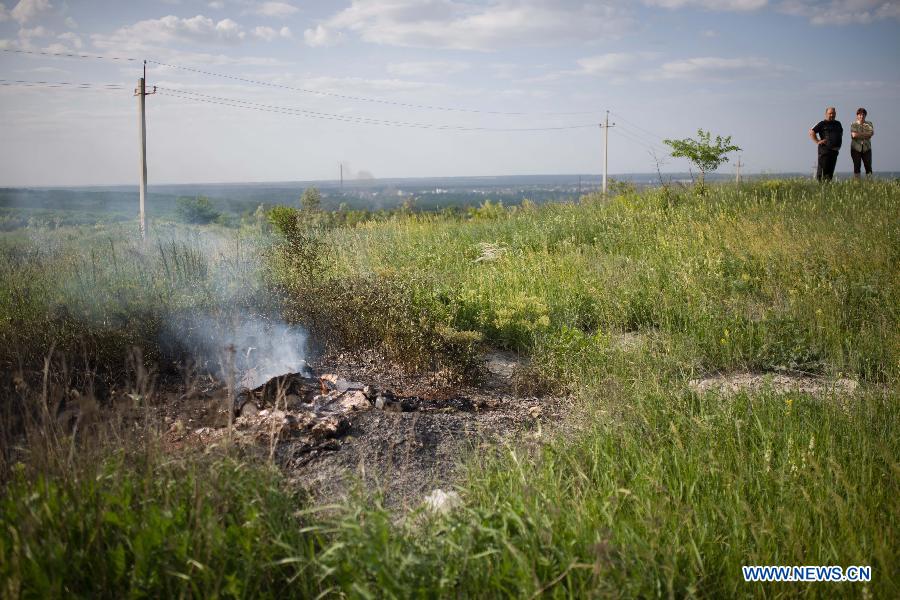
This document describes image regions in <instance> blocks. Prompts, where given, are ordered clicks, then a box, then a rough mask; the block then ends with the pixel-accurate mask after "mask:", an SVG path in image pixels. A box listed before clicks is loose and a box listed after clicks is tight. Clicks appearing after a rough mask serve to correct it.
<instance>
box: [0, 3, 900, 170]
mask: <svg viewBox="0 0 900 600" xmlns="http://www.w3.org/2000/svg"><path fill="white" fill-rule="evenodd" d="M0 1H2V3H0V49H2V50H4V51H3V52H0V80H3V81H0V131H2V132H3V134H2V136H0V185H82V184H112V183H134V182H135V181H136V178H137V172H138V165H137V162H138V146H137V140H138V131H137V106H136V103H137V101H136V98H134V97H133V96H132V90H133V88H134V86H135V84H136V81H137V79H138V77H140V71H141V67H142V63H141V61H142V60H144V59H147V60H149V61H155V62H150V63H149V65H148V81H149V84H150V85H157V86H159V87H160V93H159V94H158V95H156V96H151V97H149V98H148V100H147V102H148V115H149V116H148V121H149V130H148V136H149V138H148V152H149V169H150V182H151V185H152V184H153V183H176V182H222V181H290V180H309V179H333V178H336V177H337V174H338V168H339V167H338V165H339V164H340V163H342V162H343V163H344V165H345V173H347V174H349V175H350V176H367V175H374V176H375V177H421V176H448V175H516V174H544V173H599V172H600V170H601V168H602V160H603V151H602V132H601V130H600V128H599V127H597V124H598V123H600V122H601V121H602V119H603V117H604V115H605V111H606V110H609V111H611V121H612V122H614V123H615V124H616V127H615V128H613V129H611V130H610V156H609V168H610V172H611V173H628V172H647V171H654V170H655V169H656V164H657V160H659V161H660V163H661V168H662V170H663V171H669V172H671V171H680V170H686V168H687V164H686V163H685V162H683V161H682V160H676V159H671V158H666V154H665V148H664V147H663V143H662V139H663V138H666V137H687V136H691V135H693V134H694V133H695V132H696V130H697V128H698V127H703V128H705V129H711V130H712V131H713V133H720V134H730V135H732V136H733V141H734V142H735V143H737V144H738V145H740V146H741V147H742V148H743V152H742V153H741V156H742V160H743V162H744V163H745V164H746V165H747V166H746V167H745V170H746V171H747V172H754V173H755V172H783V171H800V172H804V173H805V172H809V171H811V169H812V165H813V163H814V161H815V147H814V146H813V144H812V142H811V141H809V139H808V137H807V131H808V129H809V128H810V127H811V126H812V125H813V124H814V123H816V122H817V121H818V120H820V119H821V117H822V115H823V113H824V109H825V107H826V106H828V105H834V106H836V107H837V110H838V119H840V120H842V121H843V122H844V124H845V128H848V126H849V124H850V122H851V121H852V119H853V113H854V112H855V109H856V108H857V107H858V106H865V107H866V108H867V109H868V110H869V118H870V120H872V121H873V122H874V124H875V131H876V135H875V137H874V139H873V153H874V165H875V169H876V170H880V171H887V170H895V171H896V170H900V124H898V119H897V107H898V106H900V102H898V100H900V69H898V60H900V1H897V0H894V1H883V0H828V1H825V2H815V1H810V0H643V1H640V0H633V1H625V2H603V1H596V2H584V1H580V2H576V1H570V0H558V1H555V2H552V1H549V0H481V1H475V0H352V1H342V2H337V1H330V2H312V1H303V0H291V1H283V2H282V1H278V2H272V1H262V2H261V1H254V0H213V1H209V0H155V1H154V0H150V1H144V2H119V1H105V0H95V1H90V2H79V1H75V0H69V1H68V2H66V1H63V0H20V1H16V0H0ZM28 52H30V53H32V54H29V53H28ZM34 53H38V54H34ZM39 53H44V54H39ZM52 53H76V54H89V55H99V56H103V57H106V58H102V59H87V58H65V57H59V56H50V55H48V54H52ZM112 57H118V58H120V59H136V60H112ZM158 63H165V64H166V65H174V66H162V65H159V64H158ZM179 67H187V68H188V69H185V68H179ZM189 69H195V70H194V71H192V70H189ZM196 70H201V71H207V72H210V73H215V74H219V75H224V76H228V77H223V76H216V75H209V74H202V73H198V72H196ZM246 80H252V81H254V82H261V83H263V84H268V85H261V84H260V83H251V82H249V81H246ZM21 81H25V82H38V81H44V82H55V83H59V82H69V83H86V84H91V87H78V88H75V87H73V86H59V87H44V86H39V85H38V86H35V85H23V84H21V83H16V84H15V85H11V84H12V83H13V82H21ZM4 83H5V84H6V85H2V84H4ZM106 84H113V85H115V86H118V88H116V89H105V88H103V87H102V86H104V85H106ZM98 86H99V87H98ZM272 107H274V108H272ZM423 107H430V108H423ZM260 108H264V109H265V110H258V109H260ZM448 109H449V110H448ZM300 111H304V112H300ZM311 113H315V116H318V117H327V118H311ZM510 113H516V114H510ZM373 120H374V121H377V124H375V123H373V122H372V121H373ZM398 123H407V124H409V123H413V124H416V125H419V126H421V127H408V126H401V125H399V124H398ZM473 129H474V130H473ZM849 168H850V156H849V139H847V140H846V144H845V151H844V152H843V153H842V155H841V157H840V159H839V162H838V170H839V171H847V170H849ZM731 170H732V167H731V166H730V165H727V166H725V167H723V168H722V171H723V172H731Z"/></svg>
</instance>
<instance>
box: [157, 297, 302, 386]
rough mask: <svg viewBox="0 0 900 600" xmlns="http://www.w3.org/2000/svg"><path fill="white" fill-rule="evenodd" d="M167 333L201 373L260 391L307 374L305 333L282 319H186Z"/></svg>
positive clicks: (248, 316) (243, 315) (241, 315)
mask: <svg viewBox="0 0 900 600" xmlns="http://www.w3.org/2000/svg"><path fill="white" fill-rule="evenodd" d="M175 325H176V326H177V327H176V328H175V329H174V330H170V331H168V332H167V336H169V339H170V341H171V342H173V343H174V344H176V346H177V348H172V350H176V351H178V350H180V352H181V353H182V354H186V355H187V356H189V357H190V359H191V360H192V361H194V366H195V367H197V368H199V369H200V370H202V371H206V372H209V373H213V374H215V375H216V376H217V377H218V378H219V379H221V380H228V381H231V383H232V384H235V385H237V387H246V388H249V389H253V388H256V387H258V386H260V385H262V384H264V383H265V382H267V381H268V380H270V379H272V378H273V377H277V376H278V375H284V374H285V373H304V374H305V373H307V372H308V371H309V367H308V366H307V363H306V351H307V342H308V338H307V334H306V332H305V331H304V330H303V328H301V327H294V326H291V325H288V324H286V323H284V322H283V321H281V320H278V319H273V318H269V317H264V316H260V315H253V314H248V313H245V312H240V313H236V314H232V315H230V316H225V315H222V314H218V315H208V314H194V315H183V316H182V317H181V318H179V319H177V320H176V321H175Z"/></svg>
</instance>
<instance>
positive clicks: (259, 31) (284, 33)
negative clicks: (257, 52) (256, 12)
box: [252, 26, 291, 42]
mask: <svg viewBox="0 0 900 600" xmlns="http://www.w3.org/2000/svg"><path fill="white" fill-rule="evenodd" d="M252 33H253V35H254V37H257V38H259V39H261V40H265V41H267V42H271V41H272V40H275V39H277V38H279V37H281V38H289V37H291V30H290V29H289V28H288V27H282V28H281V29H275V28H274V27H264V26H258V27H254V28H253V32H252Z"/></svg>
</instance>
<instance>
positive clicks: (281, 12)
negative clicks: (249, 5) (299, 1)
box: [253, 2, 300, 17]
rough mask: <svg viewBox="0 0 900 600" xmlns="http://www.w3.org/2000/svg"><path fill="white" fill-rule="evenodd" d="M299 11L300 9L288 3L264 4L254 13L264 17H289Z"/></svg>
mask: <svg viewBox="0 0 900 600" xmlns="http://www.w3.org/2000/svg"><path fill="white" fill-rule="evenodd" d="M298 10H300V9H299V8H297V7H296V6H294V5H293V4H288V3H287V2H263V3H262V4H260V5H259V6H258V7H256V9H255V10H254V11H253V12H255V13H256V14H258V15H262V16H264V17H288V16H290V15H292V14H294V13H296V12H297V11H298Z"/></svg>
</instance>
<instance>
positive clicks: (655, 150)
mask: <svg viewBox="0 0 900 600" xmlns="http://www.w3.org/2000/svg"><path fill="white" fill-rule="evenodd" d="M619 134H620V135H622V136H623V137H625V139H628V140H630V141H632V142H634V143H635V144H638V145H639V146H642V147H644V148H646V149H647V150H649V151H651V152H653V153H654V154H668V152H669V151H668V150H666V149H665V148H663V147H661V146H658V145H656V144H648V143H647V142H645V141H644V140H642V139H641V138H638V137H636V136H635V135H634V134H632V133H630V132H628V131H627V130H625V129H620V130H619Z"/></svg>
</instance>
